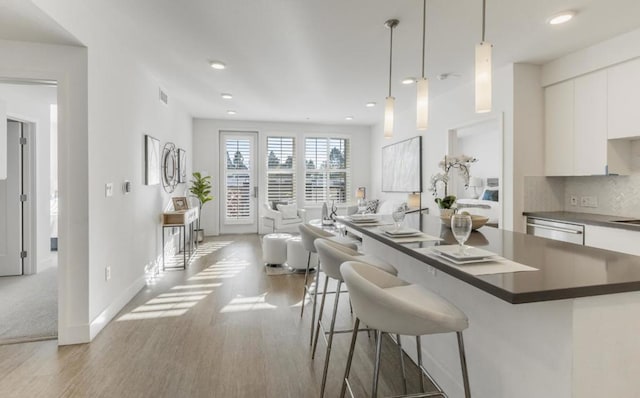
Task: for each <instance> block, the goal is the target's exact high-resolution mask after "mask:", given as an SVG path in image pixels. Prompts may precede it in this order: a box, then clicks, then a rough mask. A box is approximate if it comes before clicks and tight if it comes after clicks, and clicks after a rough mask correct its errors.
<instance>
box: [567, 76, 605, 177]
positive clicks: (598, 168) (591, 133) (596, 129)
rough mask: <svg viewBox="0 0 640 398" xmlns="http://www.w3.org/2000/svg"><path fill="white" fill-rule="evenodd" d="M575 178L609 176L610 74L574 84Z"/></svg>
mask: <svg viewBox="0 0 640 398" xmlns="http://www.w3.org/2000/svg"><path fill="white" fill-rule="evenodd" d="M574 82H575V87H574V107H573V109H574V117H573V174H572V175H576V176H581V175H601V174H606V173H607V73H606V71H599V72H595V73H590V74H588V75H585V76H581V77H579V78H577V79H575V80H574Z"/></svg>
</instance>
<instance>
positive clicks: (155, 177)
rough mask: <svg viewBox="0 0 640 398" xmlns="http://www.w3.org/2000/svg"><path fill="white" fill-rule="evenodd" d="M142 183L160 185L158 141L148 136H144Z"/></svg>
mask: <svg viewBox="0 0 640 398" xmlns="http://www.w3.org/2000/svg"><path fill="white" fill-rule="evenodd" d="M144 164H145V174H144V183H145V184H146V185H158V184H160V140H158V139H157V138H153V137H152V136H150V135H148V134H147V135H145V136H144Z"/></svg>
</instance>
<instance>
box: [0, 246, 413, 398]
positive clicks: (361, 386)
mask: <svg viewBox="0 0 640 398" xmlns="http://www.w3.org/2000/svg"><path fill="white" fill-rule="evenodd" d="M260 257H261V251H260V240H259V237H258V236H257V235H234V236H220V237H216V238H212V239H208V240H207V241H206V242H205V243H204V244H203V245H202V246H201V248H200V250H199V252H198V258H197V259H196V260H195V261H193V262H192V263H191V265H190V266H189V268H188V269H187V270H186V271H170V272H166V273H164V274H163V275H161V277H159V278H158V279H157V280H156V281H155V282H154V283H153V284H151V285H149V286H148V287H146V288H145V289H143V290H142V291H141V292H140V293H139V294H138V295H137V296H136V297H135V298H134V299H133V300H132V301H131V302H130V303H129V304H128V305H127V306H126V307H125V308H124V309H123V311H122V312H121V313H120V314H118V315H117V316H116V318H114V320H113V321H112V322H111V323H110V324H109V325H107V327H105V329H104V330H103V331H102V332H101V333H100V334H99V335H98V336H97V337H96V339H95V340H94V341H93V342H92V343H91V344H84V345H76V346H67V347H58V346H57V342H56V341H46V342H36V343H27V344H15V345H7V346H0V397H20V398H22V397H316V396H318V395H319V391H320V381H321V379H322V367H323V362H324V353H325V348H326V346H325V345H324V344H323V343H322V342H319V344H318V354H317V355H316V358H315V360H314V361H312V360H311V354H310V353H311V350H310V347H309V322H310V319H309V317H310V313H311V311H305V316H304V318H303V319H302V320H301V319H300V317H299V311H300V307H299V305H300V300H301V292H302V284H303V275H279V276H267V275H266V274H265V271H264V267H263V265H262V262H261V259H260ZM329 297H331V296H329ZM343 297H345V299H344V300H341V301H342V304H343V305H341V308H340V315H341V318H340V320H339V322H338V327H340V328H343V329H344V328H348V327H349V326H350V324H351V322H352V321H351V315H350V314H349V306H348V300H346V296H343ZM331 306H332V299H331V300H330V299H328V301H327V304H326V309H325V312H326V314H327V318H328V317H329V313H330V308H332V307H331ZM327 325H328V320H327ZM349 339H350V335H349V334H342V335H337V337H336V338H335V339H334V350H333V352H332V356H331V365H330V372H329V377H328V386H327V392H326V395H325V396H326V397H335V396H338V394H339V391H340V386H341V378H342V374H343V372H344V366H345V358H346V353H347V350H348V343H349ZM358 343H359V344H358V345H357V347H356V353H355V356H354V362H353V367H352V377H351V380H352V384H353V386H354V390H355V392H356V396H368V391H370V388H371V385H370V384H371V377H372V372H373V353H374V339H373V334H372V335H371V338H368V337H367V334H366V333H361V334H360V336H359V342H358ZM383 352H384V354H383V358H382V359H383V360H382V367H381V378H380V387H379V388H380V389H379V394H380V396H383V395H397V394H400V393H401V392H402V387H401V377H400V367H399V358H398V351H397V349H396V346H395V345H393V344H392V343H391V342H390V339H389V338H385V339H384V345H383ZM406 362H407V363H408V373H409V388H410V391H414V392H415V391H417V383H418V373H417V370H416V368H415V366H413V365H412V364H411V362H410V361H406Z"/></svg>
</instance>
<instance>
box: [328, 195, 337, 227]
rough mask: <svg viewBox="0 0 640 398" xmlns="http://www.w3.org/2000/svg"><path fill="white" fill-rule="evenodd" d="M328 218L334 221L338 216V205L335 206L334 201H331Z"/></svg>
mask: <svg viewBox="0 0 640 398" xmlns="http://www.w3.org/2000/svg"><path fill="white" fill-rule="evenodd" d="M329 218H330V219H331V221H333V222H335V221H336V219H337V218H338V206H336V201H335V200H332V201H331V213H330V214H329Z"/></svg>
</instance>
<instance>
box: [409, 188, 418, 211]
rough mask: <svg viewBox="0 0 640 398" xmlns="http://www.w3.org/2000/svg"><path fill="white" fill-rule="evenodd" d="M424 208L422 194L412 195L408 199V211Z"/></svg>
mask: <svg viewBox="0 0 640 398" xmlns="http://www.w3.org/2000/svg"><path fill="white" fill-rule="evenodd" d="M421 207H422V195H421V194H420V192H414V193H410V194H409V197H408V198H407V209H409V210H416V209H420V208H421Z"/></svg>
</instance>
